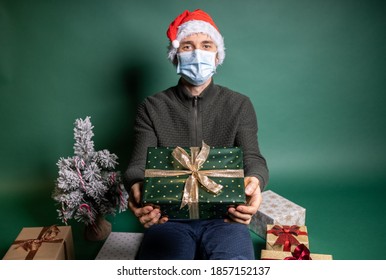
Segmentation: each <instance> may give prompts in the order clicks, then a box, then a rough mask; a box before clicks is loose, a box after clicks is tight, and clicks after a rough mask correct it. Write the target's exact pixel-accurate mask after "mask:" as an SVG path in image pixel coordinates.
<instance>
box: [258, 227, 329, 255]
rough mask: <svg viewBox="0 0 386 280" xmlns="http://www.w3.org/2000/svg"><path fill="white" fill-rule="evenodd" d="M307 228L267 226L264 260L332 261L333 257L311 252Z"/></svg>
mask: <svg viewBox="0 0 386 280" xmlns="http://www.w3.org/2000/svg"><path fill="white" fill-rule="evenodd" d="M309 248H310V246H309V241H308V232H307V227H306V226H297V225H267V237H266V248H265V250H261V257H260V258H261V259H262V260H332V255H325V254H314V253H311V252H310V249H309Z"/></svg>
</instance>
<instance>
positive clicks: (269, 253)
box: [260, 250, 332, 260]
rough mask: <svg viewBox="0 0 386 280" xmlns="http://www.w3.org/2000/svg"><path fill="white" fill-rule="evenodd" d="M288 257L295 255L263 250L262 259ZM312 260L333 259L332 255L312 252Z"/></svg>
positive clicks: (282, 258)
mask: <svg viewBox="0 0 386 280" xmlns="http://www.w3.org/2000/svg"><path fill="white" fill-rule="evenodd" d="M287 257H293V255H292V252H284V251H273V250H261V257H260V258H261V259H262V260H284V259H285V258H287ZM310 257H311V259H312V260H332V255H325V254H313V253H311V254H310Z"/></svg>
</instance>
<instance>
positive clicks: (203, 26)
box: [166, 9, 225, 64]
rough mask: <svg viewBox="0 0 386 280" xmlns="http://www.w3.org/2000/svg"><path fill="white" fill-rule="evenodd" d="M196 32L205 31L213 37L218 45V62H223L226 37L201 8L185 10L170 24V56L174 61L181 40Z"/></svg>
mask: <svg viewBox="0 0 386 280" xmlns="http://www.w3.org/2000/svg"><path fill="white" fill-rule="evenodd" d="M195 33H205V34H207V35H209V36H210V37H211V38H212V40H213V41H214V43H215V44H216V46H217V57H218V60H219V61H218V64H221V63H222V62H223V61H224V58H225V48H224V39H223V37H222V36H221V34H220V31H219V29H218V27H217V26H216V24H215V23H214V21H213V19H212V18H211V17H210V15H208V14H207V13H205V12H204V11H203V10H199V9H198V10H195V11H193V12H189V11H188V10H186V11H184V12H183V13H182V14H180V15H179V16H177V17H176V19H175V20H174V21H173V22H172V23H171V24H170V25H169V28H168V30H167V32H166V35H167V36H168V38H169V40H170V45H169V53H168V58H169V59H170V60H171V61H172V62H173V61H174V59H175V57H176V54H177V49H178V47H179V46H180V41H181V40H182V39H184V38H186V37H188V36H190V35H192V34H195Z"/></svg>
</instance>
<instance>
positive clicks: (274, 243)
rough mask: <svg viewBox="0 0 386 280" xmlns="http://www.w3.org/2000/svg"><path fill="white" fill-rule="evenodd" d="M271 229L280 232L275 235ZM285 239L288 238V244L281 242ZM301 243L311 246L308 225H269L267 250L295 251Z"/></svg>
mask: <svg viewBox="0 0 386 280" xmlns="http://www.w3.org/2000/svg"><path fill="white" fill-rule="evenodd" d="M275 229H278V230H275ZM270 231H274V232H279V234H278V235H275V234H274V233H270ZM283 239H286V240H287V242H288V243H287V245H288V246H286V245H284V244H280V243H283V242H280V241H281V240H283ZM299 244H304V245H305V246H306V247H307V248H309V243H308V232H307V227H306V226H297V225H291V226H289V225H267V239H266V248H265V249H266V250H274V251H290V252H293V251H294V250H295V248H296V246H297V245H299Z"/></svg>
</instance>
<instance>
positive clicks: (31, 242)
mask: <svg viewBox="0 0 386 280" xmlns="http://www.w3.org/2000/svg"><path fill="white" fill-rule="evenodd" d="M59 232H60V230H59V228H58V227H57V226H55V225H53V226H50V227H43V228H42V230H41V232H40V234H39V236H38V238H36V239H26V240H16V241H14V242H13V244H18V246H16V247H15V249H17V248H19V247H22V248H23V249H24V250H25V251H27V252H28V254H27V256H26V257H25V259H26V260H32V259H33V258H34V257H35V255H36V253H37V251H38V250H39V248H40V246H41V245H42V243H43V242H50V243H60V242H62V241H63V239H62V238H56V236H57V235H58V233H59ZM64 246H66V244H65V243H64ZM64 249H65V254H66V259H67V250H66V248H64Z"/></svg>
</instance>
